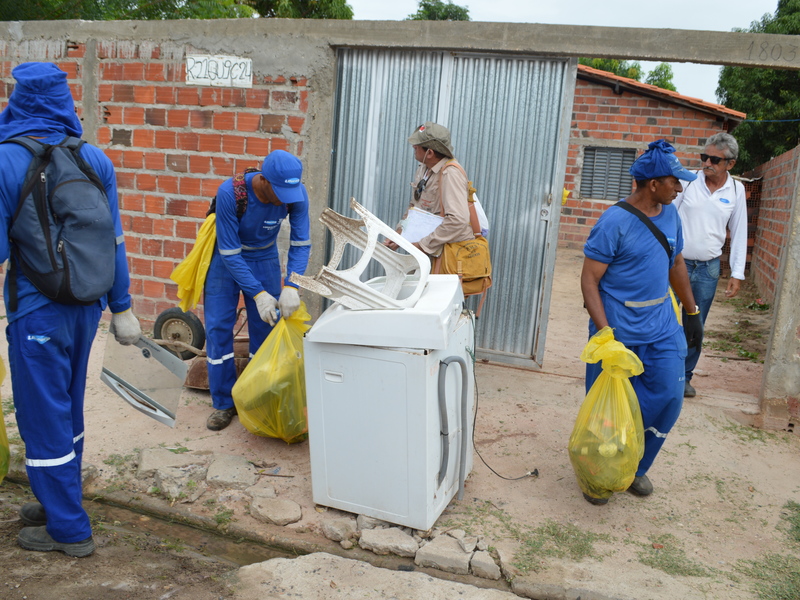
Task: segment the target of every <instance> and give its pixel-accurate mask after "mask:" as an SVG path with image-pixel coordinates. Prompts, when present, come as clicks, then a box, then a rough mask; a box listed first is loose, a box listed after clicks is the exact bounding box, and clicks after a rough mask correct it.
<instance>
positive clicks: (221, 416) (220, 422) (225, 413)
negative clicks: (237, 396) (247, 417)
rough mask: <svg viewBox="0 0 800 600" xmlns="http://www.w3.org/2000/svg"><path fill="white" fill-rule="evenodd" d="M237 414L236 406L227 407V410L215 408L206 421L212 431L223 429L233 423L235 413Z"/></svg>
mask: <svg viewBox="0 0 800 600" xmlns="http://www.w3.org/2000/svg"><path fill="white" fill-rule="evenodd" d="M235 414H236V407H235V406H234V407H233V408H226V409H225V410H215V411H214V412H213V413H211V416H210V417H208V421H206V427H208V428H209V429H210V430H211V431H221V430H222V429H225V428H226V427H227V426H228V425H230V424H231V421H232V420H233V415H235Z"/></svg>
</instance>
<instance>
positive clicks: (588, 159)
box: [581, 148, 636, 200]
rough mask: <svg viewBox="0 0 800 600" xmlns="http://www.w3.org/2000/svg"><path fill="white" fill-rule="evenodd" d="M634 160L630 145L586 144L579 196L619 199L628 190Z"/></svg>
mask: <svg viewBox="0 0 800 600" xmlns="http://www.w3.org/2000/svg"><path fill="white" fill-rule="evenodd" d="M635 160H636V150H635V149H633V148H586V149H585V150H584V152H583V171H582V173H581V196H583V197H584V198H597V199H603V200H619V199H620V198H624V197H626V196H628V195H629V194H630V193H631V189H632V188H631V186H632V185H633V177H631V175H630V173H629V171H628V169H630V167H631V165H632V164H633V161H635Z"/></svg>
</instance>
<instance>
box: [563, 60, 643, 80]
mask: <svg viewBox="0 0 800 600" xmlns="http://www.w3.org/2000/svg"><path fill="white" fill-rule="evenodd" d="M578 62H579V63H580V64H582V65H586V66H587V67H592V68H593V69H599V70H601V71H608V72H609V73H613V74H614V75H619V76H620V77H627V78H628V79H635V80H636V81H640V80H641V79H642V65H640V64H639V63H638V62H628V61H627V60H617V59H616V58H579V59H578Z"/></svg>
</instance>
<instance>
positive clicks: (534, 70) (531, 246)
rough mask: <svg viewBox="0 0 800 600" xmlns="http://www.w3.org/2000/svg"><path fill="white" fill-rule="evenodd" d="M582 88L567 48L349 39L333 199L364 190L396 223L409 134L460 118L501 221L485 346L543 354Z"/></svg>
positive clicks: (514, 359) (517, 357)
mask: <svg viewBox="0 0 800 600" xmlns="http://www.w3.org/2000/svg"><path fill="white" fill-rule="evenodd" d="M574 88H575V63H574V62H570V61H567V60H563V59H553V58H541V57H527V56H526V57H521V56H508V55H506V56H486V55H474V54H452V53H446V52H422V51H396V50H354V49H342V50H340V51H339V68H338V82H337V107H336V116H335V127H336V130H335V132H334V138H333V139H334V146H333V156H332V158H333V160H332V165H333V166H332V179H331V187H330V189H331V196H330V199H329V206H330V207H331V208H332V209H333V210H335V211H336V212H339V213H341V214H343V215H346V216H350V217H352V216H354V215H353V214H351V211H350V208H349V200H350V198H351V197H354V198H356V200H358V201H359V202H360V203H361V204H363V205H364V206H365V207H366V208H367V209H369V210H370V211H371V212H372V213H373V214H375V215H376V216H377V217H378V218H380V219H381V220H383V221H384V222H385V223H387V224H389V225H391V226H394V225H395V224H396V223H397V221H398V220H399V219H400V217H401V216H402V214H403V213H404V212H405V209H406V208H407V206H408V201H409V198H410V194H411V187H410V182H411V177H412V175H413V173H414V170H415V168H416V165H417V163H416V162H415V161H414V158H413V152H412V150H411V146H410V145H409V144H408V142H407V141H406V140H407V138H408V136H409V135H410V134H411V133H412V132H413V130H414V128H415V127H417V126H418V125H420V124H421V123H423V122H425V121H434V122H437V123H441V124H442V125H445V126H447V127H448V128H449V129H450V131H451V134H452V139H453V146H454V148H455V154H456V157H457V158H458V160H459V162H460V163H461V164H462V165H464V168H465V169H466V171H467V175H468V176H469V178H470V180H472V181H473V182H474V184H475V187H476V188H477V190H478V197H479V198H480V199H481V203H482V204H483V205H484V208H485V209H486V212H487V215H488V217H489V221H490V225H491V231H490V233H489V236H488V239H489V242H490V246H491V251H492V264H493V269H494V272H493V281H494V285H493V287H492V288H491V289H490V290H489V293H488V296H487V300H486V304H485V305H484V308H483V312H482V313H481V318H480V319H479V321H478V327H477V335H478V342H477V345H478V356H479V357H485V358H490V359H492V360H497V361H500V362H505V363H512V364H518V365H522V366H529V367H535V366H537V365H541V363H542V353H543V351H544V334H545V329H546V326H547V318H546V317H547V311H548V308H549V299H550V288H551V284H552V274H553V267H554V262H555V245H556V233H557V231H556V230H557V225H558V216H559V214H560V201H561V190H562V188H563V182H564V170H565V164H566V148H567V143H568V136H569V115H570V113H571V110H572V96H573V93H574ZM346 258H347V255H346ZM356 258H357V257H355V256H350V257H349V261H348V262H347V264H348V265H349V264H353V262H354V260H355V259H356ZM370 275H374V274H370Z"/></svg>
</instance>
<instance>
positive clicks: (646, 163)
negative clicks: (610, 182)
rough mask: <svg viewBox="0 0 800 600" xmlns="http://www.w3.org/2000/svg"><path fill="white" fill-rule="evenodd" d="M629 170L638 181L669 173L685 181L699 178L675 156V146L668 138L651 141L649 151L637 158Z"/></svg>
mask: <svg viewBox="0 0 800 600" xmlns="http://www.w3.org/2000/svg"><path fill="white" fill-rule="evenodd" d="M629 170H630V174H631V175H632V176H633V178H634V179H635V180H636V181H646V180H648V179H655V178H657V177H665V176H667V175H674V176H675V177H677V178H678V179H682V180H683V181H694V180H695V179H697V175H695V174H694V173H692V172H691V171H687V170H686V169H685V168H684V167H683V165H682V164H681V161H679V160H678V157H677V156H675V148H673V147H672V145H671V144H670V143H669V142H667V141H666V140H656V141H655V142H650V144H649V145H648V146H647V151H646V152H645V153H644V154H642V155H641V156H640V157H639V158H637V159H636V161H635V162H634V163H633V164H632V165H631V168H630V169H629Z"/></svg>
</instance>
